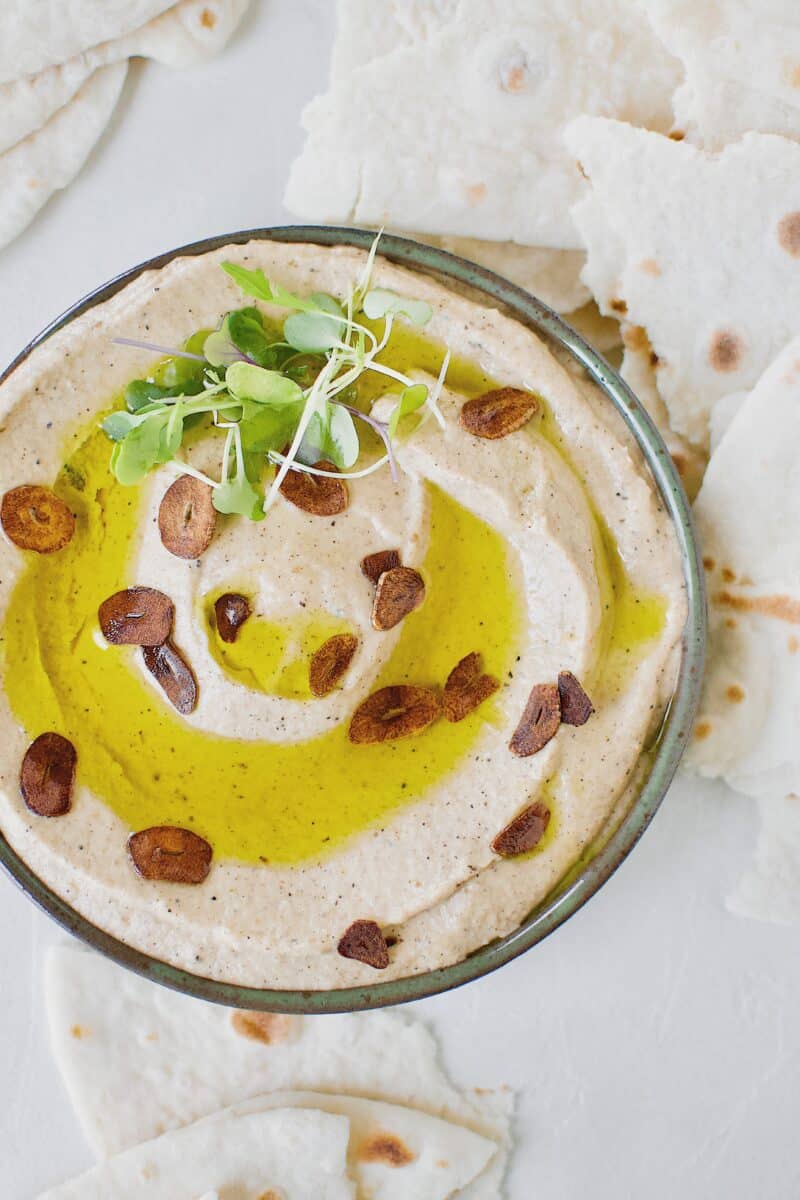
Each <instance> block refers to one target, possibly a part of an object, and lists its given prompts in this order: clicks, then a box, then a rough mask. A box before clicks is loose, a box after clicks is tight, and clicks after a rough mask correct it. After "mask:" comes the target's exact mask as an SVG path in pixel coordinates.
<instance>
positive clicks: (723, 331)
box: [566, 117, 800, 446]
mask: <svg viewBox="0 0 800 1200" xmlns="http://www.w3.org/2000/svg"><path fill="white" fill-rule="evenodd" d="M566 139H567V144H568V145H569V147H570V149H571V151H572V152H573V154H574V155H575V157H576V158H577V159H578V161H579V162H580V163H581V165H582V168H583V170H584V171H585V173H586V175H587V177H588V179H589V182H590V184H591V191H590V193H589V194H588V195H587V196H586V197H584V199H583V200H581V201H580V203H579V204H577V205H576V206H575V209H574V216H575V220H576V222H577V225H578V228H579V229H580V231H581V233H582V235H583V238H584V241H585V243H586V247H587V250H588V262H587V265H586V269H585V271H584V280H585V281H586V282H587V283H588V284H589V286H590V287H591V289H592V292H593V294H594V295H595V297H596V298H597V301H598V303H599V305H600V308H601V310H602V311H603V312H606V313H617V314H619V315H623V316H624V317H625V319H626V320H627V321H628V322H630V323H631V324H633V325H640V326H642V327H643V328H644V329H645V330H646V332H647V336H648V338H649V340H650V342H651V344H652V347H653V350H654V351H655V353H656V355H657V360H658V361H657V363H656V367H655V369H656V379H657V383H658V391H659V393H660V395H661V397H662V399H663V400H664V402H665V404H666V406H667V410H668V413H669V419H670V424H671V425H672V427H673V428H674V429H675V430H676V431H677V432H678V433H680V434H683V435H684V436H685V437H687V438H688V439H689V441H690V442H692V443H693V444H696V445H699V446H703V445H706V444H707V442H708V435H709V417H710V414H711V411H712V409H713V407H714V404H715V403H716V401H717V400H719V399H720V397H721V396H724V395H725V394H726V393H728V392H733V391H738V390H741V389H742V388H750V387H752V386H753V385H754V384H755V383H756V381H757V380H758V378H759V376H760V375H761V373H762V371H764V370H765V368H766V367H767V366H768V364H769V362H770V361H771V359H772V358H773V357H774V356H775V354H777V353H778V351H779V350H781V349H782V348H783V346H785V345H786V343H787V341H788V340H789V339H790V337H791V336H792V334H793V333H794V332H795V330H796V329H797V320H798V318H797V313H798V311H800V269H799V267H798V259H800V144H797V143H795V142H791V141H788V140H787V139H785V138H779V137H773V136H770V135H767V134H748V135H747V136H746V137H745V138H743V139H742V141H741V142H739V143H737V144H736V145H733V146H728V147H727V148H726V149H725V150H724V151H722V153H721V154H719V155H711V154H706V153H704V152H703V151H701V150H699V149H697V148H696V147H695V146H691V145H689V144H687V143H686V142H676V141H673V140H671V139H670V138H667V137H662V136H661V135H660V134H657V133H650V132H648V131H646V130H643V129H635V128H633V126H631V125H626V124H624V123H622V122H619V121H609V120H603V119H602V118H598V117H579V118H578V119H577V120H576V121H574V122H573V123H572V124H571V125H570V127H569V129H568V130H567V134H566ZM765 180H769V186H768V187H767V186H765ZM723 247H724V252H723V250H722V248H723Z"/></svg>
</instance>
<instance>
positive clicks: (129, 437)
mask: <svg viewBox="0 0 800 1200" xmlns="http://www.w3.org/2000/svg"><path fill="white" fill-rule="evenodd" d="M379 240H380V234H379V235H378V236H377V237H376V238H375V240H374V242H373V244H372V246H371V248H370V252H369V255H368V256H367V261H366V263H365V265H364V268H363V269H362V271H361V272H360V274H359V276H358V278H357V279H356V280H355V281H354V282H352V283H351V284H350V286H349V287H348V289H347V294H346V296H345V298H344V300H343V301H339V300H337V299H336V298H335V297H334V296H330V295H328V294H327V293H324V292H314V293H312V294H311V295H310V296H307V297H302V296H298V295H295V294H294V293H293V292H290V291H288V290H287V289H286V288H285V287H283V285H282V284H280V283H277V282H276V281H274V280H271V279H269V278H267V276H266V275H265V274H264V272H263V270H261V268H255V269H250V268H247V267H244V266H241V265H240V264H238V263H232V262H225V263H223V264H222V266H223V269H224V270H225V271H226V272H227V274H228V275H229V276H230V277H231V278H232V279H233V280H234V282H235V283H237V284H238V285H239V287H240V288H241V290H242V291H243V292H244V293H245V295H247V296H248V297H251V298H252V299H254V300H257V301H261V303H263V304H267V305H270V306H273V307H275V308H277V309H280V310H283V312H284V313H287V312H288V315H286V316H284V319H283V328H282V337H280V338H274V337H272V336H271V335H270V332H269V327H268V325H266V324H265V320H264V316H263V314H262V312H261V310H260V309H259V308H257V307H255V306H253V305H251V306H249V307H245V308H240V309H237V310H234V311H231V312H229V313H226V314H225V317H224V318H223V320H222V322H221V324H220V326H219V328H218V329H216V330H214V331H212V332H211V333H208V334H207V335H205V336H204V337H203V338H202V340H201V342H200V344H199V345H198V337H199V335H195V337H194V338H191V339H190V341H189V342H188V343H187V345H186V347H185V348H183V349H176V350H170V349H169V348H167V347H163V346H160V345H158V344H156V343H151V342H141V341H138V340H136V339H131V338H115V339H114V341H115V342H116V343H117V344H120V345H126V346H133V347H137V348H140V349H146V350H152V351H153V352H154V353H158V354H168V355H169V356H170V358H171V359H173V360H177V362H178V366H179V367H180V370H178V369H177V367H176V370H175V372H174V373H173V377H172V378H171V379H170V380H169V386H165V384H164V383H163V382H162V381H161V380H160V379H159V380H158V382H157V381H156V379H153V378H148V379H145V380H134V382H133V383H131V384H129V386H128V388H127V390H126V393H125V405H126V406H125V408H124V409H121V410H118V411H115V412H113V413H111V414H110V415H109V416H108V417H107V418H106V419H105V421H104V422H103V429H104V430H105V432H106V434H107V435H108V437H109V438H110V439H111V440H112V441H113V442H114V449H113V452H112V456H111V468H112V471H113V472H114V474H115V476H116V477H117V479H119V480H120V482H122V483H130V484H134V483H139V482H141V480H142V479H144V478H145V476H146V475H147V474H148V473H149V472H150V471H151V470H153V469H155V468H156V467H157V466H159V465H161V464H163V463H167V462H170V461H172V460H174V461H175V462H176V465H177V466H178V467H179V469H180V470H182V471H185V472H187V473H189V474H192V475H195V476H196V477H198V478H200V479H203V480H205V481H206V482H207V483H208V484H209V485H210V486H211V487H212V488H213V491H212V499H213V503H214V506H215V507H216V508H217V510H218V511H219V512H222V513H239V514H241V515H243V516H246V517H249V518H250V519H251V520H260V519H262V518H263V517H264V515H265V514H266V512H268V511H269V509H270V507H271V506H272V504H273V503H274V501H275V498H276V496H277V494H278V492H279V490H280V487H281V484H282V483H283V480H284V479H285V478H286V475H287V474H288V472H289V471H305V472H308V473H309V474H312V475H314V474H319V473H320V472H319V471H318V470H317V468H316V467H315V466H314V464H315V463H316V462H318V461H320V460H322V459H325V460H328V461H330V462H332V463H334V464H335V466H336V467H337V468H338V470H339V471H340V473H341V477H342V478H345V479H358V478H362V477H363V476H365V475H369V474H371V473H372V472H373V471H377V470H380V469H381V468H382V467H384V466H386V465H387V464H388V466H389V469H390V471H391V474H392V478H393V480H395V482H396V481H397V479H398V467H397V459H396V455H395V452H394V447H393V441H394V439H395V438H396V437H397V435H398V431H399V427H400V423H401V421H402V420H403V418H404V417H406V416H409V415H411V414H412V413H417V412H420V410H422V409H423V408H426V410H427V415H428V416H429V417H433V418H434V419H435V420H436V421H437V422H438V423H439V424H440V425H441V426H442V427H444V418H443V417H442V414H441V411H440V410H439V407H438V399H439V396H440V394H441V390H442V387H443V386H444V380H445V376H446V374H447V367H448V364H449V359H450V354H449V351H448V352H447V353H446V355H445V358H444V362H443V363H442V369H441V371H440V372H439V378H438V379H437V381H436V385H435V386H434V387H433V388H432V389H429V388H428V387H427V385H426V384H423V383H419V382H418V381H415V380H414V379H412V378H411V377H410V376H409V375H407V374H406V373H404V372H403V371H400V370H397V369H396V368H394V367H391V366H389V365H388V364H386V363H384V362H380V361H378V359H379V356H380V355H381V353H382V351H384V350H385V349H386V347H387V345H388V344H389V340H390V338H391V335H392V329H393V326H394V322H395V321H396V320H398V319H405V320H407V321H410V322H411V323H412V324H414V325H416V326H418V327H422V326H424V325H426V324H427V323H428V321H429V320H430V319H431V316H432V310H431V307H430V305H429V304H428V303H427V302H426V301H422V300H414V299H410V298H408V297H405V296H400V295H398V294H397V293H396V292H393V291H390V290H389V289H387V288H371V286H370V284H371V278H372V271H373V267H374V262H375V255H376V253H377V249H378V243H379ZM365 320H366V321H377V320H382V321H383V330H382V332H381V334H380V336H377V335H376V333H375V332H374V331H373V329H372V328H370V326H369V325H368V324H365ZM198 349H202V353H197V350H198ZM367 373H372V374H374V375H377V376H379V377H383V378H384V379H385V380H386V382H387V386H389V387H392V386H394V387H397V386H398V385H399V387H400V389H401V390H400V394H399V397H398V400H397V403H396V404H395V406H394V408H393V410H392V412H391V414H390V416H389V418H388V420H385V421H382V420H378V419H377V418H376V417H373V416H372V415H371V414H369V413H365V412H362V411H361V410H360V409H359V408H358V407H357V405H355V404H353V403H351V401H352V400H353V399H355V389H356V387H357V385H358V382H359V380H360V379H361V378H362V376H364V375H366V374H367ZM176 377H178V379H179V381H178V382H177V383H175V382H174V379H175V378H176ZM156 378H158V376H157V377H156ZM423 419H424V418H423ZM198 420H200V421H202V420H205V421H206V422H210V423H211V425H212V426H213V427H216V428H219V429H224V430H225V431H226V433H225V443H224V447H223V450H222V462H221V472H220V478H219V480H215V479H212V478H210V477H209V476H207V475H205V474H204V473H203V472H201V471H198V470H197V469H196V468H194V467H193V466H191V465H190V464H189V463H187V462H186V461H185V460H184V459H182V458H180V457H178V455H179V451H180V449H181V446H182V444H183V442H184V439H185V436H186V432H187V430H188V429H190V428H191V426H192V425H194V424H196V423H197V421H198ZM357 422H361V423H362V424H364V425H367V426H369V427H370V428H371V429H372V430H373V431H374V432H375V433H376V434H377V435H378V437H379V438H380V439H381V441H382V442H383V445H384V449H385V453H384V454H383V455H382V456H380V457H378V458H377V459H375V460H374V461H372V462H369V463H368V464H367V465H365V466H364V467H362V468H359V469H355V470H354V469H353V468H354V467H355V465H356V463H357V461H358V458H359V456H360V454H361V446H360V442H359V436H358V426H357ZM268 466H273V467H274V468H275V474H274V478H273V479H272V481H271V483H270V486H269V487H268V489H267V493H266V496H265V497H263V498H262V494H261V491H260V487H261V483H262V478H263V474H264V471H265V469H266V468H267V467H268Z"/></svg>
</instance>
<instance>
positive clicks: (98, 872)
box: [0, 242, 686, 989]
mask: <svg viewBox="0 0 800 1200" xmlns="http://www.w3.org/2000/svg"><path fill="white" fill-rule="evenodd" d="M0 497H1V507H0V519H1V522H2V529H3V536H2V537H0V618H1V620H2V697H1V698H0V827H1V828H2V832H3V834H4V836H5V837H6V838H7V840H8V842H9V843H10V844H11V846H12V847H13V848H14V850H15V851H16V852H17V853H18V854H19V855H20V856H21V857H22V858H23V859H24V860H25V861H26V862H27V864H28V865H29V867H30V868H31V869H32V870H33V871H34V872H35V873H36V874H37V875H38V876H39V877H40V878H41V879H42V880H43V881H44V882H45V883H46V884H47V885H48V886H49V887H50V888H52V889H53V890H54V891H55V892H56V893H58V895H60V896H61V897H63V899H64V900H65V901H67V902H68V903H69V904H70V905H71V906H72V907H73V908H74V909H76V910H77V911H78V912H80V913H82V914H83V915H84V916H85V917H86V918H88V920H89V921H91V922H93V923H94V924H95V925H97V926H99V927H101V928H102V929H104V930H106V931H108V932H109V933H111V934H113V935H114V936H116V937H117V938H119V939H121V940H122V941H124V942H125V943H127V944H129V945H131V946H133V947H135V948H137V949H139V950H142V951H145V952H147V953H148V954H150V955H153V956H155V957H156V958H159V959H162V960H165V961H167V962H169V963H172V964H174V965H176V966H178V967H181V968H185V969H187V970H189V971H192V972H194V973H196V974H198V975H204V976H209V977H212V978H215V979H219V980H225V981H230V982H235V983H240V984H247V985H250V986H261V987H280V988H295V987H296V988H303V989H319V988H330V987H337V986H347V985H352V984H360V983H367V982H369V983H372V982H375V981H377V980H378V979H389V978H396V977H400V976H404V975H410V974H414V973H417V972H420V971H423V970H427V969H432V968H437V967H441V966H444V965H446V964H449V963H453V962H455V961H458V960H460V959H462V958H463V957H465V956H466V955H468V954H469V953H470V952H472V951H474V950H475V949H477V948H478V947H480V946H483V945H484V944H486V943H487V942H489V941H491V940H492V939H495V938H498V937H502V936H504V935H506V934H508V933H510V932H512V931H513V930H514V929H515V928H516V927H517V926H518V925H519V924H520V923H521V922H522V921H523V920H524V918H525V917H526V916H527V914H528V913H529V912H530V911H531V910H532V909H533V908H534V906H535V905H536V904H537V903H539V902H540V901H541V900H542V899H543V898H544V897H545V896H546V895H547V894H548V893H549V892H550V891H551V890H552V889H553V888H554V886H555V885H556V884H557V883H558V882H559V881H560V880H562V879H563V878H564V876H565V875H566V874H567V873H568V872H569V871H570V870H571V869H572V868H574V867H575V864H576V863H577V862H578V861H579V860H580V859H581V856H583V855H585V853H586V852H587V851H588V850H589V848H590V847H591V846H592V845H593V844H596V842H597V840H598V839H599V838H601V837H602V836H604V835H605V834H606V833H607V832H608V831H609V830H610V829H611V828H612V827H613V826H614V825H615V823H616V822H617V821H618V820H619V819H620V818H621V816H622V815H623V814H624V812H625V810H626V807H627V805H628V804H629V803H630V800H631V796H632V794H633V792H634V791H635V789H636V788H637V787H638V786H639V785H640V783H641V778H642V774H643V773H644V772H645V771H646V770H647V765H648V762H649V757H650V755H651V754H652V750H653V746H654V745H655V743H656V741H657V738H658V733H659V729H660V726H661V723H662V721H663V717H664V713H665V710H666V708H667V705H668V703H669V699H670V696H671V694H672V691H673V687H674V684H675V680H676V673H677V666H678V657H679V647H680V638H681V632H682V629H683V626H684V622H685V618H686V599H685V594H684V589H683V583H682V572H681V565H680V560H679V552H678V547H677V543H676V541H675V539H674V536H673V532H672V528H671V524H670V520H669V517H668V515H667V513H666V511H665V510H664V508H663V506H662V504H661V502H660V498H659V495H658V493H657V490H656V488H655V486H654V483H653V481H652V479H651V478H650V476H649V474H648V471H647V469H646V467H645V464H644V462H643V459H642V457H641V455H640V453H639V452H638V450H637V449H636V448H635V445H634V443H633V440H632V438H631V437H630V436H629V434H628V433H627V431H626V430H625V427H624V424H623V423H622V422H621V421H620V419H619V418H618V417H617V415H616V414H615V413H614V412H613V410H612V408H611V406H610V404H609V403H608V401H607V400H605V399H604V397H603V396H602V395H601V394H600V393H599V391H597V390H595V389H594V387H593V385H591V384H590V383H589V382H588V381H587V380H586V379H585V378H584V377H583V376H582V375H581V374H579V373H578V372H577V371H576V370H572V369H570V368H569V367H568V366H566V365H564V364H563V363H562V362H561V361H559V359H558V358H557V357H555V356H554V354H553V353H552V352H551V351H550V350H549V349H548V347H547V346H546V345H545V343H544V342H543V341H542V340H541V339H540V338H539V337H537V336H536V335H535V334H534V333H533V332H532V331H531V330H529V329H527V328H525V327H523V326H522V325H521V324H519V323H517V322H516V321H514V320H512V319H511V318H509V317H508V316H505V315H503V314H502V313H500V312H498V311H496V310H495V309H493V308H487V307H485V306H482V305H480V304H477V303H475V302H474V301H473V300H471V299H468V298H465V297H464V296H462V295H460V294H457V293H455V292H453V291H450V290H448V289H446V288H445V287H443V286H442V285H441V284H439V283H438V282H436V281H435V280H433V279H432V278H429V277H427V276H424V275H419V274H416V273H413V272H409V271H407V270H405V269H401V268H400V267H397V266H394V265H392V264H391V263H389V262H388V261H386V260H383V259H382V258H380V256H376V254H375V247H374V246H373V251H372V253H371V254H370V255H367V254H365V253H362V252H360V251H356V250H353V249H350V248H347V247H338V248H335V249H323V248H320V247H317V246H312V245H288V244H273V243H269V242H252V243H249V244H247V245H231V246H228V247H226V248H223V249H221V250H216V251H214V252H212V253H207V254H205V255H200V256H196V257H184V258H177V259H175V260H173V261H172V262H171V263H170V264H169V265H168V266H166V267H165V268H163V269H161V270H158V271H148V272H145V273H143V274H141V275H140V276H138V277H137V278H136V279H135V280H133V281H132V282H131V283H129V284H128V285H127V286H125V287H124V288H123V289H122V290H121V291H120V292H118V293H117V294H116V295H115V296H113V298H111V299H109V300H108V301H106V302H105V303H103V304H101V305H98V306H96V307H94V308H91V309H90V310H89V311H87V312H85V313H83V314H82V315H80V316H79V317H77V318H76V319H74V320H72V321H71V322H69V323H68V324H66V325H65V326H64V327H62V328H61V329H60V330H58V331H57V332H56V333H54V334H53V335H51V336H50V337H48V338H47V339H46V340H45V341H44V342H42V343H41V344H40V345H38V346H37V347H36V348H35V349H34V350H33V352H32V353H31V354H30V355H29V356H28V357H27V358H26V359H25V360H24V361H22V363H21V364H20V365H19V366H18V367H17V368H16V369H15V370H14V371H13V372H12V373H11V374H10V375H9V377H8V378H7V380H6V381H5V383H4V384H3V385H2V387H0Z"/></svg>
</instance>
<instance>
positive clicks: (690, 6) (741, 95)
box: [647, 0, 800, 149]
mask: <svg viewBox="0 0 800 1200" xmlns="http://www.w3.org/2000/svg"><path fill="white" fill-rule="evenodd" d="M647 10H648V13H649V16H650V19H651V20H652V22H653V24H654V26H655V29H656V32H657V33H658V35H659V37H660V38H661V40H662V41H663V42H664V45H665V46H666V47H667V48H668V49H669V51H670V52H671V53H672V54H674V55H675V57H677V58H679V59H680V60H681V62H682V63H683V65H684V69H685V72H686V78H685V81H684V83H683V84H682V85H681V86H680V88H679V89H678V90H677V91H676V93H675V98H674V107H675V123H676V126H677V127H678V128H680V129H682V130H684V131H685V132H686V133H687V136H688V137H690V138H692V139H693V140H696V141H697V142H699V143H700V144H701V145H703V146H705V147H706V148H707V149H721V148H722V147H723V146H724V145H725V144H726V143H728V142H732V141H736V140H737V138H739V137H741V136H742V135H743V134H745V133H747V132H748V131H751V130H758V131H759V132H761V133H780V134H783V135H784V136H786V137H793V138H800V7H798V5H797V4H796V2H795V0H737V3H735V4H732V3H730V0H727V2H726V0H704V3H702V4H698V3H697V0H647Z"/></svg>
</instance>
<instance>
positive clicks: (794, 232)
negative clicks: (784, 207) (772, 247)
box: [778, 212, 800, 258]
mask: <svg viewBox="0 0 800 1200" xmlns="http://www.w3.org/2000/svg"><path fill="white" fill-rule="evenodd" d="M778 242H779V243H780V245H781V247H782V249H784V250H785V251H786V253H787V254H790V255H791V256H792V258H800V212H791V213H787V214H786V216H785V217H782V218H781V220H780V221H779V222H778Z"/></svg>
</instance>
